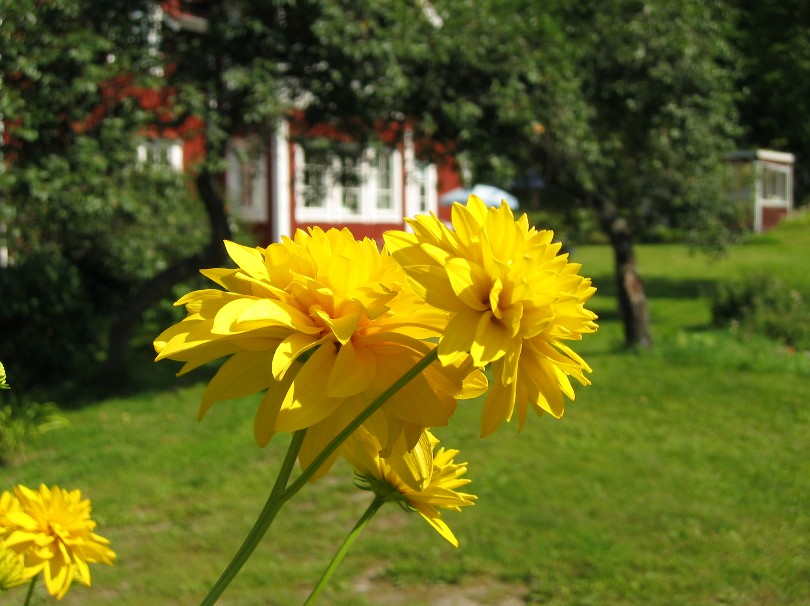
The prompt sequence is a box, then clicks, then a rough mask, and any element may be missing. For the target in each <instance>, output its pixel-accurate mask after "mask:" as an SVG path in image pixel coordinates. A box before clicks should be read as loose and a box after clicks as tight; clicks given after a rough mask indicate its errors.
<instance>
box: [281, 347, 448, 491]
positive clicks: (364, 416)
mask: <svg viewBox="0 0 810 606" xmlns="http://www.w3.org/2000/svg"><path fill="white" fill-rule="evenodd" d="M437 349H438V348H436V347H434V348H433V349H431V350H430V351H429V352H428V353H426V354H425V357H424V358H422V359H421V360H419V361H418V362H417V363H416V364H414V365H413V367H411V369H410V370H409V371H408V372H406V373H405V374H404V375H402V376H401V377H400V378H399V379H397V380H396V381H394V383H392V384H391V387H389V388H388V389H386V390H385V391H384V392H382V393H381V394H380V395H379V396H377V398H376V399H375V400H374V401H373V402H372V403H371V404H369V405H368V406H367V407H366V408H365V409H364V410H363V412H361V413H360V414H359V415H357V417H356V418H355V419H354V420H353V421H352V422H351V423H349V424H348V425H347V426H346V427H345V428H344V429H343V431H341V432H340V433H339V434H338V435H337V436H335V437H334V438H333V439H332V441H331V442H329V444H327V445H326V447H325V448H324V449H323V450H322V451H321V453H320V454H319V455H318V456H316V457H315V458H314V459H313V460H312V463H310V464H309V467H307V468H306V469H304V471H302V472H301V475H299V476H298V477H297V478H296V479H295V481H294V482H293V483H292V484H290V485H289V487H288V488H287V492H289V493H290V497H291V496H293V495H294V494H295V493H296V492H298V491H299V490H301V489H302V488H303V487H304V485H305V484H306V483H307V482H308V481H309V480H310V478H312V476H313V475H314V474H315V472H316V471H317V470H318V469H320V467H321V465H323V464H324V463H325V462H326V460H327V459H328V458H329V457H330V456H332V454H333V453H334V452H335V451H336V450H337V449H338V448H340V445H341V444H343V442H345V441H346V438H348V437H349V436H350V435H351V434H352V433H354V430H355V429H357V428H358V427H360V425H362V424H363V423H365V422H366V421H367V420H368V418H369V417H370V416H371V415H373V414H374V413H375V412H377V410H378V409H379V408H380V407H381V406H382V405H383V404H385V402H387V401H388V399H389V398H391V396H393V395H394V394H395V393H396V392H398V391H399V390H400V389H402V388H403V387H405V385H407V384H408V382H409V381H410V380H411V379H413V378H414V377H415V376H416V375H418V374H419V373H420V372H422V371H423V370H424V369H425V368H427V367H428V366H430V365H431V364H432V363H433V362H435V361H436V359H437V358H438V351H437Z"/></svg>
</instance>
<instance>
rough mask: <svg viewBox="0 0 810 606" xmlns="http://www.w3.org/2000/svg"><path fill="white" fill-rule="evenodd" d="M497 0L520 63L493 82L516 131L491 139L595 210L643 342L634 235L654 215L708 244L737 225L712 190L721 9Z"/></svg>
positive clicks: (643, 2)
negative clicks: (505, 4)
mask: <svg viewBox="0 0 810 606" xmlns="http://www.w3.org/2000/svg"><path fill="white" fill-rule="evenodd" d="M509 4H510V5H511V6H513V7H515V8H518V9H519V10H518V11H516V13H513V15H512V16H511V17H510V18H509V19H510V21H509V24H510V27H509V28H507V29H508V31H509V35H514V36H516V38H518V42H516V43H513V44H511V45H509V46H508V47H507V49H506V50H504V49H502V52H512V53H514V54H516V55H517V56H519V62H520V64H519V65H515V67H514V71H512V72H511V79H510V81H509V82H510V86H508V87H501V92H502V93H504V96H502V98H501V99H500V103H501V106H502V109H501V110H500V113H499V114H498V116H497V117H496V119H497V120H498V121H499V126H501V125H503V124H505V125H507V126H509V127H510V128H511V132H512V133H514V138H512V139H511V140H504V141H501V145H510V146H511V147H512V149H513V150H522V151H519V152H518V153H515V151H512V152H511V153H510V152H508V151H506V150H504V151H506V154H507V157H511V158H513V159H514V160H515V161H517V162H518V163H519V164H518V165H520V164H522V165H523V166H531V165H534V166H539V167H540V171H541V173H542V174H543V176H544V179H545V180H546V183H547V189H548V193H549V195H556V196H558V197H560V198H563V199H565V200H567V201H568V203H570V204H576V205H586V206H588V207H589V208H592V209H593V211H594V212H595V213H596V215H597V216H598V218H599V220H600V224H601V226H602V229H603V230H604V231H605V233H606V234H607V236H608V237H609V239H610V243H611V245H612V247H613V251H614V257H615V267H616V283H617V292H618V300H619V308H620V311H621V315H622V318H623V321H624V329H625V339H626V342H627V344H628V345H632V346H636V345H638V346H642V347H647V346H649V345H650V344H651V343H652V336H651V331H650V326H649V314H648V311H647V304H646V297H645V293H644V287H643V282H642V280H641V277H640V275H639V272H638V270H637V267H636V260H635V255H634V247H633V240H634V234H638V233H643V231H644V230H645V229H647V228H649V227H651V226H654V225H657V224H662V223H663V224H668V225H671V226H675V227H679V228H682V229H684V230H686V231H687V232H688V233H689V234H690V235H691V236H692V238H693V239H694V240H695V241H697V242H699V243H701V244H702V245H704V246H707V247H714V246H718V245H721V244H722V243H723V242H725V241H727V239H728V238H729V237H730V234H731V232H732V230H733V227H734V226H735V225H736V221H735V220H734V217H733V216H731V215H732V214H733V211H734V209H732V208H731V206H730V205H729V204H727V203H726V198H725V195H724V190H723V183H724V175H725V168H724V163H723V158H724V154H725V153H726V152H728V151H730V150H732V149H733V148H734V143H733V138H734V136H735V135H736V134H737V116H736V108H735V101H736V97H735V65H736V63H735V61H736V59H735V55H734V53H733V50H732V49H731V48H730V46H729V44H728V42H727V40H728V32H727V31H725V29H724V28H725V25H724V24H725V23H726V17H727V15H726V12H725V9H724V7H723V5H721V4H719V3H712V4H706V3H703V2H701V1H699V0H683V1H681V2H678V3H670V2H664V1H663V0H621V1H618V2H611V3H600V2H581V3H576V4H570V3H559V4H554V3H544V4H543V6H542V7H539V6H537V5H536V4H535V3H530V2H525V3H509ZM515 32H517V34H515ZM502 43H504V44H508V42H506V41H502ZM510 108H517V109H516V110H515V111H511V113H509V111H508V110H509V109H510ZM526 108H530V109H529V110H528V111H527V109H526ZM501 149H503V148H501Z"/></svg>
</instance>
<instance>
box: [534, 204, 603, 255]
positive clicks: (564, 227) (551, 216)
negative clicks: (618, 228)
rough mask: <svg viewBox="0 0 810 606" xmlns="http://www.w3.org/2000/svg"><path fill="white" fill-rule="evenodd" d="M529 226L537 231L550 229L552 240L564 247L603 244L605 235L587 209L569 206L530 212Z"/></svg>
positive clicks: (592, 214)
mask: <svg viewBox="0 0 810 606" xmlns="http://www.w3.org/2000/svg"><path fill="white" fill-rule="evenodd" d="M526 216H527V217H528V219H529V224H530V225H533V226H534V227H536V228H537V229H550V230H552V231H553V232H554V240H555V241H557V242H562V243H563V245H564V246H566V247H569V248H570V247H572V246H577V245H580V244H604V243H605V235H604V234H603V233H602V231H601V229H600V227H599V222H598V221H597V219H596V217H595V216H594V213H593V212H592V211H590V210H589V209H587V208H582V207H575V206H569V207H568V208H562V209H548V210H547V209H543V210H530V211H527V212H526Z"/></svg>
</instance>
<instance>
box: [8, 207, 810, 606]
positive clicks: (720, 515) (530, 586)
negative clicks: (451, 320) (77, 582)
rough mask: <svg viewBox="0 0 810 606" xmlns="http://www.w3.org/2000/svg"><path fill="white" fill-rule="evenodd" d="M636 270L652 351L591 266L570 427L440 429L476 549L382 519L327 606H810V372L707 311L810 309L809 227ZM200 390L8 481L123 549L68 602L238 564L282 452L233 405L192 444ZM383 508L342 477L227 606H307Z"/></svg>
mask: <svg viewBox="0 0 810 606" xmlns="http://www.w3.org/2000/svg"><path fill="white" fill-rule="evenodd" d="M638 255H639V263H640V268H641V272H642V275H643V276H644V278H645V280H646V284H647V288H648V295H649V297H650V307H651V314H652V318H653V323H654V337H655V338H656V341H657V343H656V348H655V350H654V351H653V352H651V353H645V354H638V353H631V352H625V351H622V349H621V347H620V344H621V327H620V325H619V323H618V320H617V317H616V306H615V302H614V300H613V298H612V275H611V263H612V259H611V256H610V251H609V250H608V249H607V248H605V247H582V248H579V249H577V250H575V251H574V254H573V257H574V259H575V260H577V261H578V262H581V263H583V266H584V267H583V273H584V274H586V275H592V276H594V278H595V282H596V284H597V286H598V287H599V289H600V291H599V294H598V295H597V297H596V298H595V299H594V301H593V305H592V307H593V308H594V309H595V310H596V311H597V312H598V313H599V314H600V317H601V319H600V324H601V329H600V332H599V333H598V334H596V335H593V336H592V337H590V338H586V339H585V341H584V342H583V343H581V344H580V346H579V347H578V348H577V350H578V351H579V352H581V353H583V354H584V355H585V357H586V359H587V360H588V362H589V363H590V364H591V365H592V366H593V368H594V372H593V375H592V379H593V385H592V386H590V387H587V388H580V389H578V391H577V394H578V395H577V399H576V401H575V402H573V403H569V404H568V406H567V409H566V414H565V417H564V419H563V420H560V421H556V420H554V419H552V418H550V417H542V418H535V417H532V418H530V419H529V421H528V423H527V428H526V430H525V432H524V433H522V434H519V433H518V432H517V430H516V427H515V426H514V424H513V425H511V426H504V427H502V428H501V430H500V431H498V432H497V433H496V434H495V435H494V436H492V437H491V438H488V439H486V440H481V439H479V438H478V437H477V436H478V422H479V415H480V409H481V407H480V405H479V404H478V403H476V402H467V403H462V404H461V405H460V406H459V410H458V412H457V414H456V417H454V419H453V422H452V424H451V426H450V427H448V428H439V429H437V430H436V433H437V434H438V435H439V437H440V438H441V439H442V441H443V443H445V444H446V445H447V446H448V447H456V448H459V449H461V451H462V453H461V455H460V457H459V458H460V459H461V460H467V461H469V467H470V471H469V476H470V477H471V478H472V479H473V483H472V484H471V485H470V486H469V487H468V488H469V491H470V492H473V493H475V494H477V495H478V496H479V500H478V502H477V504H476V506H475V507H472V508H467V509H466V510H464V511H463V512H462V513H459V514H454V513H448V514H446V515H445V519H446V520H447V521H448V523H449V524H450V526H451V527H452V528H453V530H454V531H455V533H456V535H457V536H458V538H459V540H460V541H461V547H460V549H458V550H456V549H454V548H452V547H451V546H450V545H449V544H447V543H446V542H445V541H444V540H443V539H441V538H440V537H439V536H438V535H437V534H436V533H435V532H434V531H433V530H432V529H431V528H430V527H429V526H428V525H427V524H425V523H424V522H423V521H422V519H421V518H420V517H419V516H417V515H415V514H414V515H406V514H405V513H403V512H402V511H401V510H400V509H399V508H397V507H394V506H387V507H386V508H384V509H383V510H382V511H381V512H380V514H378V516H377V517H376V518H375V519H374V520H373V521H372V522H371V524H370V525H369V526H368V527H367V528H366V530H365V531H364V534H363V535H361V537H360V539H359V540H358V541H357V543H356V544H355V546H354V547H353V549H352V551H351V552H350V553H349V555H348V556H347V558H346V560H345V561H344V562H343V564H342V565H341V567H340V569H339V570H338V572H337V573H336V575H335V577H334V578H333V581H332V583H331V585H330V586H329V588H328V589H327V591H326V592H325V593H324V594H323V596H322V600H321V602H320V603H322V604H334V605H349V604H352V605H361V606H362V605H373V604H381V605H414V606H416V605H424V604H437V605H445V606H448V605H473V606H474V605H499V606H501V605H507V606H508V605H511V604H514V605H520V604H547V605H552V606H585V605H595V606H619V605H639V606H641V605H644V606H656V605H660V606H679V605H682V606H695V605H704V604H705V605H725V604H729V605H737V606H790V605H795V606H799V605H807V604H810V457H809V454H810V406H809V405H808V404H809V403H808V400H810V357H808V355H806V354H805V353H802V352H799V353H789V352H786V351H784V350H783V348H780V347H779V346H778V345H775V344H773V343H771V342H768V341H765V340H751V341H748V342H745V343H741V342H738V341H736V340H734V339H733V338H732V337H731V336H730V335H729V334H727V332H726V331H724V330H719V329H711V328H709V326H708V324H709V305H708V299H707V293H708V289H709V288H710V287H711V285H712V283H713V282H714V281H715V280H716V279H717V278H721V277H726V276H733V275H741V274H744V273H751V272H754V271H760V272H766V271H767V272H775V273H779V274H780V275H784V276H785V277H787V278H789V279H791V280H793V281H794V282H795V283H796V284H797V285H798V286H799V287H800V288H801V289H802V290H803V291H804V292H808V291H810V274H808V271H807V266H806V263H807V259H808V258H810V224H809V223H808V222H807V221H804V222H797V223H793V224H786V225H784V226H783V227H780V228H779V229H778V230H777V231H775V232H771V233H769V234H767V235H764V236H761V237H759V238H754V239H752V240H751V241H749V242H747V243H746V244H744V245H740V246H737V247H735V248H734V249H732V250H731V252H730V254H729V255H727V256H726V257H724V258H721V259H711V258H708V257H705V256H701V255H698V254H694V255H693V254H691V253H690V252H689V251H688V250H687V249H685V248H684V247H682V246H678V245H657V246H641V247H639V248H638ZM785 321H786V322H789V321H790V319H789V318H785ZM135 362H136V363H140V362H142V363H143V364H144V371H143V375H144V379H143V383H144V385H158V384H165V383H162V381H161V380H160V379H161V377H163V376H165V373H166V372H167V370H173V369H174V368H173V367H172V368H169V367H170V366H171V363H162V364H160V365H156V366H151V365H150V364H149V363H148V353H146V352H144V353H143V354H141V356H140V358H139V359H136V360H135ZM164 365H165V366H164ZM12 379H13V378H12ZM202 390H203V384H202V383H188V382H180V381H176V382H175V383H174V384H173V385H172V386H171V387H169V388H166V389H160V390H152V391H149V390H146V389H144V390H143V391H141V392H139V393H137V394H134V395H131V396H129V397H126V398H111V399H107V400H104V401H102V402H99V403H97V404H94V405H90V406H86V407H83V408H80V409H76V410H71V411H69V412H67V413H66V414H67V417H68V419H69V421H70V426H69V427H67V428H65V429H61V430H58V431H55V432H52V433H50V434H45V435H44V436H43V437H42V439H41V440H40V441H39V442H37V443H36V444H34V445H32V446H31V447H30V448H29V449H28V450H27V451H26V452H25V453H23V454H22V455H21V456H20V457H18V458H17V459H16V460H15V461H13V462H12V464H11V465H9V466H7V467H4V468H0V486H3V487H10V486H12V485H13V484H14V483H17V482H22V483H25V484H27V485H29V486H35V485H37V484H39V483H40V482H45V483H47V484H59V485H61V486H64V487H67V488H81V489H82V491H83V492H84V493H85V494H86V496H88V497H89V498H91V499H92V501H93V505H94V509H95V512H94V517H95V518H96V519H97V521H98V522H99V532H100V534H102V535H104V536H107V537H108V538H110V539H111V540H112V547H113V548H114V549H115V551H116V552H117V553H118V558H119V559H118V561H117V562H116V564H115V565H114V566H112V567H107V566H95V567H93V568H92V574H93V584H94V586H93V588H91V589H87V588H84V587H82V586H77V587H75V588H73V589H71V591H70V592H69V593H68V595H67V596H66V597H65V599H64V600H63V601H62V602H61V603H62V604H65V606H77V605H82V606H85V605H86V606H94V605H101V604H112V603H114V604H116V605H118V606H128V605H132V606H135V605H138V606H141V605H144V604H148V605H158V606H160V605H187V604H195V603H198V602H199V600H200V599H201V598H202V596H203V595H204V594H205V592H206V590H207V589H208V587H209V586H210V585H211V584H212V583H213V582H214V581H215V580H216V578H217V576H218V575H219V573H220V572H221V570H222V568H223V567H224V566H225V565H226V563H227V561H228V560H229V559H230V557H231V556H232V554H233V553H234V551H235V550H236V549H237V547H238V546H239V544H240V543H241V540H242V539H243V538H244V536H245V534H246V532H247V530H248V529H249V527H250V526H251V524H252V522H253V520H254V519H255V516H256V514H257V513H258V511H259V510H260V509H261V506H262V504H263V503H264V500H265V498H266V496H267V494H268V492H269V488H270V485H271V482H272V480H273V478H274V476H275V472H276V469H277V465H278V464H279V463H280V460H281V458H282V456H283V452H284V449H285V447H286V442H287V440H286V436H277V437H276V438H274V440H273V441H272V442H271V444H270V445H269V446H268V447H267V448H266V449H259V448H258V447H256V446H255V444H254V443H253V440H252V417H253V413H254V411H255V407H256V405H257V401H258V400H257V398H246V399H244V400H240V401H236V402H233V403H227V404H226V403H222V404H218V405H217V406H216V407H214V409H212V411H211V412H210V413H209V415H208V416H207V417H206V419H205V420H204V421H203V422H201V423H198V422H197V421H196V411H197V406H198V403H199V401H200V397H201V394H202ZM369 501H370V498H369V495H368V494H367V493H363V492H360V491H358V490H357V489H355V488H354V487H353V486H352V476H351V473H350V470H349V469H348V467H347V466H345V465H342V464H338V466H337V467H336V468H335V470H334V471H333V472H332V473H331V474H330V475H329V476H327V477H326V478H324V479H323V480H321V481H319V482H317V483H315V484H312V485H310V486H309V487H307V489H305V490H304V491H303V492H302V493H300V494H299V495H298V496H297V497H296V498H295V499H294V500H293V501H292V502H291V503H290V504H289V505H288V507H287V508H286V509H285V510H283V511H282V514H281V516H280V518H279V520H278V522H277V524H276V525H275V526H274V527H273V529H272V530H271V532H270V533H269V534H268V536H267V537H266V538H265V540H264V541H263V543H262V544H261V545H260V547H259V548H258V550H257V552H256V553H255V555H254V557H253V558H252V560H251V561H250V562H249V563H248V564H247V566H246V567H245V568H244V569H243V571H242V573H241V574H240V575H239V576H238V577H237V578H236V580H235V581H234V583H233V584H232V585H231V587H230V588H229V589H228V590H227V591H226V593H225V595H224V596H223V598H222V600H221V601H220V603H221V604H225V605H232V606H253V605H255V606H259V605H262V606H266V605H283V606H286V605H289V604H297V603H301V602H302V601H303V599H304V598H305V597H306V595H307V594H308V592H309V590H310V589H311V587H312V586H313V584H314V583H315V581H316V580H317V578H318V576H319V575H320V572H321V570H322V569H323V567H324V566H326V564H327V563H328V561H329V559H330V558H331V555H332V553H333V552H334V550H335V549H336V548H337V546H338V545H339V543H340V541H341V540H342V538H343V536H344V535H345V533H346V532H348V531H349V529H350V528H351V526H352V525H353V523H354V521H355V520H356V519H357V517H358V516H359V515H360V514H361V513H362V511H363V510H364V509H365V507H366V505H367V504H368V502H369ZM17 597H18V598H20V601H21V594H18V595H17ZM40 603H44V600H43V601H42V602H40Z"/></svg>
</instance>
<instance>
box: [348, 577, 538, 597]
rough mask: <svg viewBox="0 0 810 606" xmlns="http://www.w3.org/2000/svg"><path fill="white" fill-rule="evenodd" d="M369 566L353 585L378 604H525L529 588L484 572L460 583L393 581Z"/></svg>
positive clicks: (360, 592) (356, 590) (355, 589)
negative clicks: (403, 583) (403, 582)
mask: <svg viewBox="0 0 810 606" xmlns="http://www.w3.org/2000/svg"><path fill="white" fill-rule="evenodd" d="M380 572H381V569H370V570H368V571H366V573H365V574H364V575H362V576H361V577H359V578H357V579H356V580H355V582H354V586H353V589H354V591H355V592H356V593H358V594H360V595H363V596H364V597H365V598H366V600H367V601H369V602H371V603H373V604H376V605H378V606H426V605H430V606H525V604H526V603H527V600H528V596H529V588H528V587H526V586H525V585H522V584H519V583H504V582H502V581H498V580H497V579H493V578H491V577H487V576H476V577H475V578H465V579H464V580H463V581H462V582H460V583H454V584H452V585H450V584H439V583H433V584H423V585H415V584H408V585H407V586H402V585H396V584H394V583H391V582H390V581H388V580H386V579H384V578H381V577H380Z"/></svg>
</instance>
